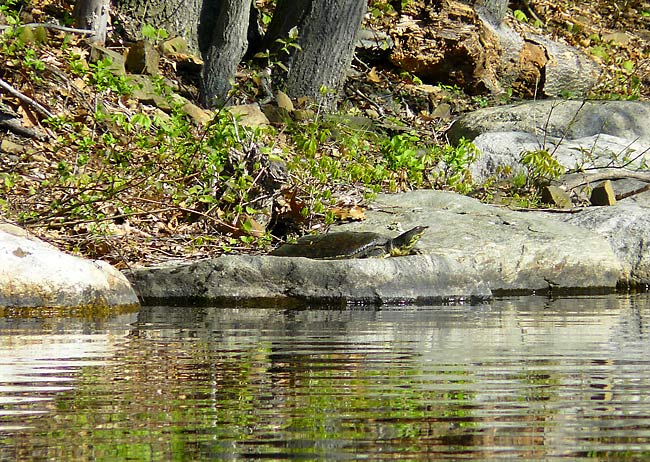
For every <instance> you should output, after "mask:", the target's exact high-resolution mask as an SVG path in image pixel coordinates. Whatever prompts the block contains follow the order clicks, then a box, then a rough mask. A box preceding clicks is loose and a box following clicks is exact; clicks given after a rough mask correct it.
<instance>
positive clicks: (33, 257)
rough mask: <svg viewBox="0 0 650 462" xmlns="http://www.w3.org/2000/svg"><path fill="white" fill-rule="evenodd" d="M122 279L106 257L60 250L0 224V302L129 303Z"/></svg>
mask: <svg viewBox="0 0 650 462" xmlns="http://www.w3.org/2000/svg"><path fill="white" fill-rule="evenodd" d="M137 303H138V298H137V296H136V294H135V292H134V290H133V288H132V287H131V285H130V284H129V282H128V280H127V279H126V278H125V277H124V276H123V275H122V274H121V273H120V272H119V271H118V270H116V269H115V268H113V267H112V266H110V265H109V264H108V263H106V262H102V261H90V260H86V259H83V258H79V257H75V256H72V255H68V254H65V253H63V252H60V251H59V250H57V249H56V248H55V247H53V246H51V245H49V244H46V243H45V242H43V241H40V240H38V239H35V238H31V237H29V235H28V234H27V233H26V232H25V231H23V230H21V229H20V228H17V227H15V226H12V225H7V224H2V225H0V307H21V308H28V307H30V308H33V307H40V308H60V307H70V308H76V307H91V308H102V309H105V308H111V307H124V306H127V305H135V304H137Z"/></svg>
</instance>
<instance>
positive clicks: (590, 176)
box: [560, 168, 650, 191]
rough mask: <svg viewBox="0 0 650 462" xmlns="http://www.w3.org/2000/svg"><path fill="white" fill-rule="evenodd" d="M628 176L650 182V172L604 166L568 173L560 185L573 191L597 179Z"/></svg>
mask: <svg viewBox="0 0 650 462" xmlns="http://www.w3.org/2000/svg"><path fill="white" fill-rule="evenodd" d="M626 178H629V179H634V180H640V181H645V182H646V183H650V172H637V171H634V170H625V169H621V168H603V169H601V170H597V171H593V172H589V173H587V172H582V173H572V174H570V175H566V176H565V177H563V178H562V179H561V180H560V183H561V184H560V186H561V187H562V188H563V189H564V190H565V191H571V190H573V189H576V188H579V187H580V186H586V185H588V184H590V183H595V182H597V181H604V180H622V179H626Z"/></svg>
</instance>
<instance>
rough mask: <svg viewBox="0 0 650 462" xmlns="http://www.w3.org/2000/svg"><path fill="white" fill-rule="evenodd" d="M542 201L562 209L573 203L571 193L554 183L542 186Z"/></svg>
mask: <svg viewBox="0 0 650 462" xmlns="http://www.w3.org/2000/svg"><path fill="white" fill-rule="evenodd" d="M542 202H544V203H545V204H551V205H555V206H556V207H560V208H562V209H566V208H570V207H571V206H572V205H573V203H572V202H571V196H570V195H569V193H567V192H566V191H565V190H563V189H562V188H560V187H558V186H552V185H551V186H544V188H542Z"/></svg>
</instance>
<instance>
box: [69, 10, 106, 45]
mask: <svg viewBox="0 0 650 462" xmlns="http://www.w3.org/2000/svg"><path fill="white" fill-rule="evenodd" d="M109 3H110V0H79V1H77V2H75V5H74V11H73V15H74V18H75V22H76V24H77V27H79V28H80V29H88V30H92V31H94V32H95V34H94V35H91V36H90V37H88V40H89V41H90V42H92V43H100V44H103V43H104V42H106V28H107V24H108V13H109V9H110V5H109Z"/></svg>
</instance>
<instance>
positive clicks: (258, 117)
mask: <svg viewBox="0 0 650 462" xmlns="http://www.w3.org/2000/svg"><path fill="white" fill-rule="evenodd" d="M227 109H228V112H230V113H231V114H233V115H235V116H239V124H240V125H243V126H245V127H265V126H267V125H269V124H270V122H269V119H268V118H267V117H266V115H264V113H263V112H262V110H261V109H260V107H259V105H257V104H255V103H253V104H240V105H235V106H230V107H228V108H227Z"/></svg>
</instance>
